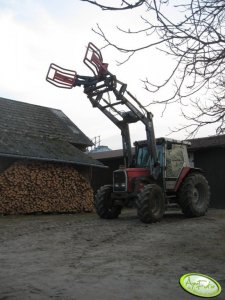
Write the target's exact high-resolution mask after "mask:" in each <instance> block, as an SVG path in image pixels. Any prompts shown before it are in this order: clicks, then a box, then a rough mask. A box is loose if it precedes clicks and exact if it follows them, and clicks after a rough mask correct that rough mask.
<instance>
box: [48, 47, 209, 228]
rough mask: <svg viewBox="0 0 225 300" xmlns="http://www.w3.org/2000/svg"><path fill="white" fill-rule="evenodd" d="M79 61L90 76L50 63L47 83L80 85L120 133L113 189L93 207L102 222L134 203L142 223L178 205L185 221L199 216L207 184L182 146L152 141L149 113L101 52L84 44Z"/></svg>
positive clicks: (105, 188)
mask: <svg viewBox="0 0 225 300" xmlns="http://www.w3.org/2000/svg"><path fill="white" fill-rule="evenodd" d="M83 61H84V63H85V64H86V65H87V66H88V68H89V69H90V70H91V71H92V73H93V76H81V75H78V74H77V72H76V71H73V70H68V69H63V68H61V67H59V66H57V65H55V64H51V65H50V67H49V70H48V73H47V77H46V80H47V81H48V82H50V83H51V84H53V85H55V86H57V87H60V88H67V89H70V88H73V87H76V86H83V88H84V93H85V94H86V95H87V97H88V99H89V100H90V102H91V103H92V106H93V107H97V108H98V109H100V110H101V111H102V112H103V113H104V114H105V115H106V117H108V118H109V119H110V120H111V121H112V122H113V123H114V124H115V125H116V126H117V127H118V128H119V129H120V131H121V135H122V144H123V156H124V166H123V167H122V168H120V169H119V170H116V171H114V173H113V185H105V186H102V187H101V188H100V189H99V190H98V191H97V193H96V195H95V200H94V204H95V207H96V211H97V213H98V215H99V216H100V217H101V218H105V219H112V218H117V217H118V216H119V214H120V213H121V210H122V208H123V207H124V206H126V205H128V204H130V203H131V202H132V204H135V205H136V207H137V213H138V216H139V218H140V220H141V221H143V222H145V223H151V222H156V221H159V220H160V219H161V218H162V217H163V215H164V212H165V209H166V208H167V207H169V206H170V205H172V204H174V203H177V204H178V205H179V206H180V207H181V209H182V211H183V213H184V214H185V215H186V216H187V217H196V216H202V215H204V214H205V212H206V211H207V208H208V205H209V199H210V190H209V185H208V182H207V180H206V178H205V177H204V175H203V173H202V171H201V170H200V169H196V168H192V167H191V166H190V164H189V159H188V153H187V146H188V143H187V142H182V141H176V140H171V139H165V138H159V139H155V133H154V127H153V115H152V114H151V112H149V111H148V110H147V109H146V108H145V107H144V106H143V105H142V104H141V102H139V101H138V100H137V99H136V97H134V96H133V95H132V94H131V93H130V92H129V91H128V90H127V84H125V83H123V82H121V81H119V80H118V79H117V78H116V76H115V75H113V74H112V73H110V72H109V71H108V64H106V63H104V62H103V57H102V54H101V51H100V50H99V49H98V48H97V47H96V46H95V45H94V44H92V43H89V44H88V47H87V51H86V54H85V57H84V60H83ZM138 121H140V122H142V123H143V125H144V128H145V132H146V140H145V141H137V142H135V143H134V145H135V156H134V157H133V156H132V146H131V139H130V131H129V124H131V123H136V122H138Z"/></svg>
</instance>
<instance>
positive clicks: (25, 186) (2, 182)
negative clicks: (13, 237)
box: [0, 161, 93, 214]
mask: <svg viewBox="0 0 225 300" xmlns="http://www.w3.org/2000/svg"><path fill="white" fill-rule="evenodd" d="M91 211H93V192H92V189H91V187H90V184H89V183H88V181H87V180H86V179H85V178H84V177H83V176H82V175H81V174H80V173H79V172H78V171H77V170H76V169H75V168H74V167H73V166H71V165H63V164H52V163H46V162H43V163H42V162H28V161H21V162H16V163H14V164H13V165H11V166H10V167H9V168H8V169H7V170H5V171H4V172H3V173H1V174H0V214H30V213H37V212H40V213H52V212H58V213H68V212H69V213H73V212H91Z"/></svg>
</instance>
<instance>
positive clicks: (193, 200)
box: [178, 173, 210, 218]
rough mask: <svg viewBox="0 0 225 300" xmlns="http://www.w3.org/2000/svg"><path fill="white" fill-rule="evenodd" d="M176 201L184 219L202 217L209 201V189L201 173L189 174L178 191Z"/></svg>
mask: <svg viewBox="0 0 225 300" xmlns="http://www.w3.org/2000/svg"><path fill="white" fill-rule="evenodd" d="M178 200H179V204H180V206H181V209H182V211H183V213H184V215H185V216H186V217H189V218H191V217H200V216H204V215H205V213H206V211H207V209H208V206H209V200H210V189H209V185H208V182H207V180H206V178H205V177H204V176H203V175H202V174H201V173H191V174H189V175H188V176H187V177H186V178H185V180H184V182H183V183H182V185H181V187H180V189H179V191H178Z"/></svg>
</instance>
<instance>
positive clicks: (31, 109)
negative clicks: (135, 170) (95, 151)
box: [0, 98, 103, 166]
mask: <svg viewBox="0 0 225 300" xmlns="http://www.w3.org/2000/svg"><path fill="white" fill-rule="evenodd" d="M91 144H92V143H91V141H90V140H89V138H88V137H87V136H86V135H84V133H83V132H82V131H81V130H80V129H79V128H78V127H77V126H76V125H75V124H74V123H73V122H72V121H71V120H70V119H69V118H67V116H66V115H65V114H63V112H62V111H60V110H56V109H52V108H47V107H42V106H38V105H32V104H28V103H24V102H18V101H13V100H9V99H4V98H0V156H8V157H18V158H29V159H39V160H40V159H41V160H48V161H58V162H66V163H74V164H82V165H92V166H103V165H102V163H100V162H99V161H96V160H94V159H93V158H91V157H89V156H88V155H87V154H85V153H84V152H82V151H81V150H79V148H80V149H82V148H84V147H86V146H89V145H91Z"/></svg>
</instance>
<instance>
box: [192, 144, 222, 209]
mask: <svg viewBox="0 0 225 300" xmlns="http://www.w3.org/2000/svg"><path fill="white" fill-rule="evenodd" d="M194 163H195V167H199V168H202V169H203V170H204V171H205V176H206V178H207V180H208V182H209V185H210V188H211V204H210V207H213V208H225V148H211V149H210V148H208V149H204V150H198V151H196V152H194Z"/></svg>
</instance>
